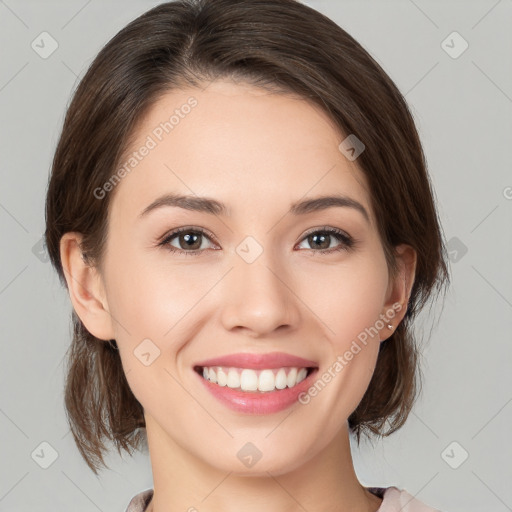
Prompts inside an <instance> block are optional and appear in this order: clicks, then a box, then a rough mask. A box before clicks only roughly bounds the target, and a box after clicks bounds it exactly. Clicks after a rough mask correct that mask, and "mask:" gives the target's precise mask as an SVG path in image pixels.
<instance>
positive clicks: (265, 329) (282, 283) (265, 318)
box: [221, 251, 300, 338]
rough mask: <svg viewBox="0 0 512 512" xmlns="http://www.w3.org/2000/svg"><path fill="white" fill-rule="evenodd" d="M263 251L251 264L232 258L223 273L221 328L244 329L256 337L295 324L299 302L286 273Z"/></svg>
mask: <svg viewBox="0 0 512 512" xmlns="http://www.w3.org/2000/svg"><path fill="white" fill-rule="evenodd" d="M269 252H270V251H269ZM267 254H268V253H266V252H265V251H264V252H263V254H262V255H261V256H260V257H259V258H258V260H257V261H255V262H252V263H246V262H245V261H243V260H240V261H235V267H234V268H233V270H232V271H231V272H229V275H228V276H226V277H227V279H225V280H224V281H225V282H224V284H223V290H222V299H221V300H222V314H221V320H222V324H223V326H224V328H225V329H227V330H238V331H246V333H247V335H249V336H252V337H255V338H256V337H261V336H265V335H268V334H271V333H273V332H274V331H277V330H278V329H279V330H292V329H294V328H296V327H297V325H298V322H299V320H300V311H299V308H298V306H299V303H300V301H299V299H298V298H297V297H296V295H295V294H294V293H293V283H291V282H289V281H290V279H291V278H290V277H289V273H286V272H285V271H283V269H282V268H281V267H276V264H275V262H273V261H271V258H270V257H267Z"/></svg>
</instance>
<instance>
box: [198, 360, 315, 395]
mask: <svg viewBox="0 0 512 512" xmlns="http://www.w3.org/2000/svg"><path fill="white" fill-rule="evenodd" d="M287 372H288V373H287ZM307 373H308V370H307V368H279V369H266V370H253V369H250V368H226V367H220V366H216V367H212V368H206V367H205V368H203V377H204V378H205V379H207V380H209V381H210V382H213V383H214V384H218V385H219V386H227V387H229V388H232V389H241V390H242V391H262V392H265V391H274V390H275V389H284V388H286V387H287V386H288V387H289V388H292V387H294V386H296V385H297V384H298V383H299V382H302V381H303V380H304V379H305V378H306V376H307Z"/></svg>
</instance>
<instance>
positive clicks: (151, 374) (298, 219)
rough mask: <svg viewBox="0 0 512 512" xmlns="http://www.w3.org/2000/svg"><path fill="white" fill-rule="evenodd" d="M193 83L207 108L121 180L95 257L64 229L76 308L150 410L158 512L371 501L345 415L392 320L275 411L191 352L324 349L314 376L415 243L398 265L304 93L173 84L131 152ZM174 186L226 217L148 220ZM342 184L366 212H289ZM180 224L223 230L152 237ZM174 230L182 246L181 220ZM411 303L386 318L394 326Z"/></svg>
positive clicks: (342, 348) (358, 328)
mask: <svg viewBox="0 0 512 512" xmlns="http://www.w3.org/2000/svg"><path fill="white" fill-rule="evenodd" d="M190 96H194V98H196V99H197V101H198V105H197V106H196V107H195V108H194V109H193V110H192V111H191V113H190V114H189V115H188V116H185V117H184V118H183V119H181V120H180V123H179V125H177V126H176V127H175V128H174V130H173V131H172V132H170V133H169V134H167V135H165V136H164V138H163V140H162V141H161V142H160V143H159V144H158V145H157V147H156V148H154V149H152V150H151V152H150V153H149V155H148V156H146V157H145V158H144V159H143V160H142V161H141V162H140V163H139V164H138V165H137V167H136V168H135V169H134V170H133V171H132V172H131V173H129V174H127V175H126V176H125V177H124V178H123V179H122V180H121V182H120V183H119V184H118V185H117V186H116V188H115V190H114V192H110V193H113V194H114V195H113V197H112V203H111V205H110V217H109V226H108V229H109V238H108V242H107V248H106V254H105V259H104V261H103V262H102V266H101V271H99V269H97V268H94V267H90V266H88V265H87V264H85V263H84V261H82V259H81V257H80V251H79V249H78V245H77V243H78V242H79V241H80V234H79V233H67V234H66V235H65V236H64V237H63V238H62V240H61V256H62V261H63V266H64V268H65V272H66V277H67V282H68V286H69V292H70V298H71V300H72V303H73V307H74V308H75V310H76V312H77V314H78V315H79V316H80V318H81V319H82V321H83V323H84V325H85V326H86V327H87V329H88V330H89V331H90V332H91V333H92V334H94V335H95V336H96V337H98V338H100V339H104V340H108V339H115V340H116V341H117V344H118V347H119V351H120V356H121V360H122V364H123V368H124V371H125V373H126V377H127V380H128V383H129V385H130V387H131V389H132V391H133V393H134V395H135V396H136V398H137V399H138V400H139V402H140V403H141V404H142V405H143V407H144V416H145V420H146V428H147V435H148V443H149V451H150V457H151V464H152V470H153V480H154V497H153V500H152V502H151V504H150V506H149V510H151V511H153V512H164V511H168V510H188V509H189V508H190V507H196V508H197V509H198V510H200V511H211V512H220V511H222V512H235V511H238V510H240V508H243V510H244V511H245V512H256V511H257V512H261V508H262V506H264V507H265V510H267V511H268V512H288V511H290V512H291V511H299V510H304V509H305V510H307V511H308V512H320V511H325V510H336V511H339V512H349V511H351V512H354V511H358V512H371V511H373V512H375V511H376V510H377V509H378V508H379V506H380V504H381V501H382V500H381V499H379V498H377V497H375V496H374V495H372V494H370V493H369V491H367V490H366V489H365V488H364V487H363V486H362V485H361V484H360V483H359V481H358V479H357V477H356V474H355V472H354V467H353V462H352V456H351V452H350V444H349V432H348V424H347V418H348V417H349V416H350V414H351V413H352V412H353V411H354V409H355V408H356V407H357V405H358V403H359V402H360V401H361V399H362V397H363V395H364V393H365V391H366V389H367V387H368V384H369V382H370V379H371V376H372V374H373V371H374V368H375V364H376V360H377V355H378V349H379V342H380V341H381V340H384V339H386V338H387V337H389V336H390V334H391V333H392V331H391V330H389V329H388V328H387V327H386V326H385V327H384V328H383V329H381V330H380V332H379V334H378V335H377V336H374V337H369V338H368V343H367V344H366V345H363V344H360V345H361V348H362V350H361V351H360V352H359V353H358V354H357V355H356V356H354V357H353V359H352V360H351V361H350V362H348V363H347V364H346V366H345V367H344V368H343V370H342V371H341V372H339V373H338V374H337V375H336V377H335V378H333V379H332V380H331V382H329V384H328V385H327V386H325V388H324V389H323V390H322V391H321V392H320V393H318V395H317V396H316V397H314V398H312V399H311V401H310V402H309V403H308V404H306V405H302V404H299V403H295V404H294V405H293V406H292V407H291V408H289V409H286V410H284V411H281V412H278V413H274V414H268V415H251V414H244V413H237V412H234V411H231V410H230V409H228V408H226V407H225V406H224V405H223V404H221V403H220V402H218V401H217V400H216V399H215V398H214V397H213V396H211V394H210V393H209V392H208V391H207V390H206V389H204V386H203V385H202V383H201V382H200V380H199V379H198V377H197V374H195V373H194V371H193V366H194V364H195V363H196V362H198V361H200V360H202V359H206V358H211V357H216V356H219V355H225V354H230V353H233V352H251V353H267V352H274V351H283V352H288V353H291V354H295V355H298V356H301V357H304V358H306V359H312V360H313V361H317V362H318V365H319V368H320V369H319V374H321V373H322V372H323V371H325V370H326V369H327V368H328V367H330V366H332V364H333V363H334V362H335V361H336V358H337V356H338V355H341V354H344V353H345V352H346V351H347V350H348V349H349V348H350V346H351V342H352V341H353V340H355V339H356V337H357V335H358V334H359V333H361V332H362V331H364V329H365V328H368V327H370V326H373V325H374V324H375V322H376V321H377V320H378V319H379V315H381V314H386V312H387V311H389V310H390V308H392V305H393V304H397V303H398V304H402V305H405V304H407V299H408V297H409V294H410V291H411V287H412V284H413V279H414V271H415V266H416V254H415V252H414V250H413V249H412V248H410V247H408V246H405V245H403V246H400V247H398V248H397V254H398V261H399V266H400V269H401V270H400V273H399V275H398V276H397V277H396V279H391V277H390V274H389V272H388V268H387V265H386V261H385V258H384V252H383V249H382V244H381V241H380V239H379V237H378V233H377V228H376V223H375V217H374V213H373V211H372V209H371V203H370V194H369V191H368V187H367V182H366V179H365V176H364V174H363V173H362V171H361V170H360V169H359V168H358V167H357V160H356V161H354V162H351V161H349V160H348V159H347V158H345V156H344V155H343V154H342V153H341V152H340V151H339V149H338V146H339V144H340V142H341V141H342V140H343V139H344V136H343V135H342V134H341V133H340V132H339V130H337V128H336V127H335V126H334V125H333V123H332V122H331V121H330V120H329V118H328V117H327V115H326V114H325V113H324V112H323V111H321V110H320V109H319V108H318V107H316V106H312V105H311V104H309V103H308V102H306V101H304V100H303V99H297V98H292V97H290V96H284V95H278V94H274V93H269V92H268V91H263V90H260V89H256V88H254V87H252V86H250V85H244V84H240V83H238V84H236V83H233V82H229V81H217V82H214V83H211V84H210V85H209V86H208V87H207V88H206V89H205V90H200V89H197V88H194V89H188V90H186V89H183V90H180V91H172V92H170V93H167V94H166V95H165V96H164V97H163V98H162V99H160V100H159V102H158V103H157V104H155V105H154V107H153V108H152V109H151V111H150V112H149V113H148V115H147V116H146V117H145V118H144V119H143V120H142V121H143V122H142V123H141V124H140V125H139V126H138V130H137V138H136V140H135V142H134V144H133V146H132V150H136V149H137V148H139V147H140V146H141V145H142V144H143V143H144V141H145V140H146V137H147V136H148V135H149V134H151V132H152V130H154V128H155V127H156V126H158V125H159V123H161V122H162V121H164V120H166V119H168V117H169V112H172V111H174V110H175V109H176V108H179V107H180V106H181V105H183V104H184V103H186V101H187V99H188V98H189V97H190ZM164 192H174V193H183V194H195V195H198V196H208V197H211V198H215V199H217V200H219V201H222V202H224V203H226V205H227V206H228V207H229V210H230V215H229V216H225V217H224V216H220V215H211V214H208V213H205V212H193V211H190V210H185V209H181V208H177V207H164V208H161V209H158V210H155V211H153V212H151V213H150V214H148V215H147V216H145V217H144V218H142V219H138V218H137V217H138V215H139V214H140V212H141V211H142V210H143V209H144V208H145V207H146V206H148V205H149V204H150V203H151V202H152V201H154V200H155V199H156V198H157V197H159V196H160V195H162V194H163V193H164ZM333 192H337V193H340V194H344V195H347V196H349V197H351V198H353V199H355V200H357V201H359V202H360V203H361V204H362V205H363V206H364V207H365V208H366V209H367V211H368V212H369V214H370V222H367V221H366V220H365V219H364V217H363V216H362V215H361V213H359V212H358V211H357V210H355V209H353V208H348V207H332V208H328V209H326V210H323V211H318V212H312V213H308V214H306V215H302V216H294V215H291V214H287V215H286V212H287V211H288V210H289V208H290V205H291V203H293V202H295V201H299V200H301V199H305V198H312V197H317V196H319V195H331V194H332V193H333ZM187 226H193V227H194V228H198V227H200V228H204V229H206V230H208V231H210V232H211V233H213V234H214V235H215V240H211V239H209V238H208V237H207V236H205V237H203V238H202V241H201V242H199V243H200V244H201V245H199V243H198V245H197V246H196V247H200V249H199V250H200V251H202V252H201V253H200V254H199V255H196V256H188V255H183V254H177V253H172V252H170V251H169V250H167V249H166V248H164V247H158V246H157V243H158V241H159V240H160V239H161V238H163V236H164V235H166V234H167V233H169V232H170V231H171V230H174V229H176V228H179V227H187ZM324 226H328V227H334V228H339V229H341V230H343V231H344V232H346V233H348V234H349V235H350V236H352V237H353V238H354V239H356V240H357V241H358V243H357V245H356V248H354V249H352V250H342V251H338V252H332V253H330V254H328V253H326V254H321V253H320V249H321V248H325V247H330V248H333V247H338V246H339V245H340V244H342V243H343V242H341V241H339V240H337V239H336V238H335V237H331V239H330V240H331V241H330V244H329V241H327V242H326V245H320V248H319V247H318V246H315V245H314V241H313V242H308V238H307V234H309V233H307V232H309V231H311V230H312V229H313V228H318V230H321V229H322V228H323V227H324ZM246 236H252V237H254V239H256V240H257V241H258V243H259V244H260V246H261V248H262V250H263V252H262V253H261V255H260V256H259V257H258V258H257V259H256V260H255V261H254V262H253V263H250V264H249V263H247V262H246V261H245V260H244V259H242V258H241V257H240V256H239V254H238V253H237V252H236V248H237V246H238V245H239V244H240V242H242V240H243V239H244V238H245V237H246ZM169 244H171V245H172V246H173V247H175V248H178V249H179V248H181V249H182V250H187V246H186V244H185V243H184V242H183V240H182V243H181V244H180V237H179V235H178V236H176V237H175V238H174V239H173V241H172V242H169ZM214 249H217V250H214ZM188 250H189V251H190V249H188ZM228 271H229V272H228ZM335 283H339V285H338V286H336V285H335ZM405 312H406V308H405V306H404V307H402V309H401V311H399V312H398V313H397V314H396V316H395V317H394V318H393V319H392V320H391V323H392V324H393V326H394V327H396V325H397V324H398V323H399V322H400V321H401V319H402V318H403V315H404V314H405ZM387 323H389V322H385V325H386V324H387ZM165 333H167V334H165ZM146 338H149V339H150V340H152V342H153V343H154V344H155V345H156V346H157V347H158V349H159V350H160V355H159V357H157V358H156V359H155V360H154V361H153V362H152V363H151V364H150V365H149V366H146V365H144V364H142V363H141V361H140V360H139V359H138V358H137V357H136V356H135V355H134V350H135V349H136V348H137V347H138V346H139V344H140V343H141V342H142V340H144V339H146ZM247 442H252V443H253V444H254V445H256V446H257V447H258V449H259V450H260V451H261V452H262V454H263V455H262V457H261V459H260V460H259V461H258V462H257V463H256V464H255V465H253V466H252V467H250V468H248V467H245V465H244V464H242V463H241V461H240V460H239V459H238V457H237V452H238V451H239V450H240V449H241V447H242V446H244V445H245V444H246V443H247Z"/></svg>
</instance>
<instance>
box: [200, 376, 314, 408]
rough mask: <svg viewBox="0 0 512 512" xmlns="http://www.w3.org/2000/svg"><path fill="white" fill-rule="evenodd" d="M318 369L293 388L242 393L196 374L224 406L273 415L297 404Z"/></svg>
mask: <svg viewBox="0 0 512 512" xmlns="http://www.w3.org/2000/svg"><path fill="white" fill-rule="evenodd" d="M317 371H318V368H316V369H314V370H313V371H312V372H311V373H310V374H309V375H308V376H307V377H306V378H305V379H304V380H302V381H301V382H299V383H298V384H297V385H295V386H294V387H293V388H288V387H286V388H284V389H276V390H274V391H265V392H257V391H240V390H237V389H232V388H230V387H228V386H219V385H218V384H214V383H213V382H210V381H209V380H206V379H205V378H204V377H202V376H201V375H199V374H198V373H197V372H196V371H194V373H195V374H196V375H197V376H198V378H199V379H201V381H202V382H203V384H204V385H205V386H206V389H207V390H208V391H210V393H211V394H212V395H213V396H214V397H215V398H217V399H218V400H219V401H220V402H222V403H223V404H224V405H226V406H227V407H229V408H230V409H232V410H233V411H237V412H244V413H248V414H272V413H274V412H279V411H282V410H284V409H286V408H288V407H291V406H292V405H293V404H294V403H295V402H297V399H298V396H299V395H300V394H301V393H303V392H305V391H306V390H307V389H308V388H309V387H310V386H311V382H312V379H313V376H314V375H315V374H316V373H317Z"/></svg>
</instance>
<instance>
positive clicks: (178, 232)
mask: <svg viewBox="0 0 512 512" xmlns="http://www.w3.org/2000/svg"><path fill="white" fill-rule="evenodd" d="M174 238H176V242H177V244H178V247H175V246H173V245H171V241H173V240H174ZM210 238H213V235H211V234H209V233H207V232H206V231H205V230H204V229H201V228H190V227H185V228H179V229H175V230H174V231H172V232H171V233H169V234H168V235H167V236H166V237H165V238H164V239H163V240H162V241H161V242H160V243H159V244H158V245H159V246H164V247H165V248H166V249H168V250H169V251H171V252H176V253H181V254H185V255H186V256H196V255H198V254H200V253H201V252H202V251H201V249H204V245H203V243H202V242H203V241H204V240H206V239H210Z"/></svg>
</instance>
